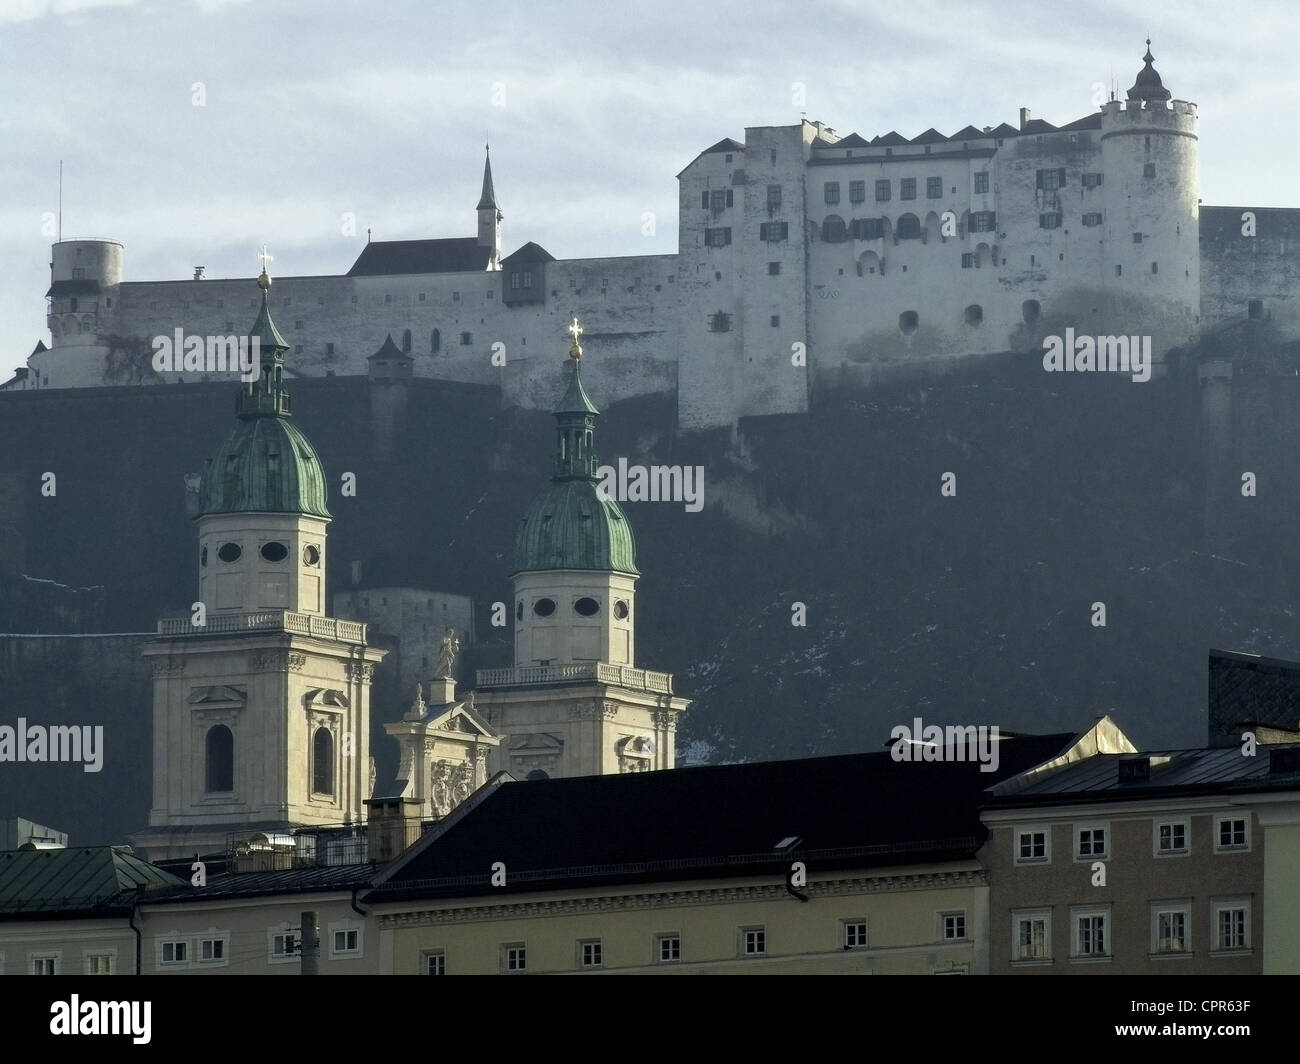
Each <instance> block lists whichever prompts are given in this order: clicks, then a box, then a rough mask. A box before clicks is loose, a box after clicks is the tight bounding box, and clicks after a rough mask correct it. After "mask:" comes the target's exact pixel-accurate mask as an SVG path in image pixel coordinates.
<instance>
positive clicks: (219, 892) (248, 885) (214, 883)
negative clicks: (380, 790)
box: [149, 864, 377, 905]
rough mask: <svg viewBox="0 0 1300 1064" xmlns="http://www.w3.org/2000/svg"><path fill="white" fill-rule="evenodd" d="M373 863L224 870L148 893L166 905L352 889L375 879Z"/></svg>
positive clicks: (155, 900)
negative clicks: (193, 882)
mask: <svg viewBox="0 0 1300 1064" xmlns="http://www.w3.org/2000/svg"><path fill="white" fill-rule="evenodd" d="M376 868H377V866H376V865H374V864H344V865H323V866H315V865H313V866H308V867H303V868H283V869H278V870H276V871H273V872H227V873H223V874H222V875H219V876H210V877H209V878H208V881H207V884H206V885H205V886H202V887H194V886H191V885H190V884H188V883H180V881H179V880H178V881H177V882H178V883H179V886H177V887H175V888H173V889H169V890H160V891H158V892H157V893H151V894H150V895H149V903H150V904H161V905H167V904H172V903H183V902H188V901H193V900H196V899H200V898H203V899H211V898H235V897H248V896H252V895H267V894H303V893H307V892H324V891H340V890H351V889H352V888H353V887H359V886H366V885H368V884H369V883H370V881H371V880H372V879H373V878H374V875H375V871H376Z"/></svg>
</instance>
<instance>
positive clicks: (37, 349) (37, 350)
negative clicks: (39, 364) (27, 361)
mask: <svg viewBox="0 0 1300 1064" xmlns="http://www.w3.org/2000/svg"><path fill="white" fill-rule="evenodd" d="M48 350H49V348H48V347H46V346H45V341H44V340H37V341H36V346H35V347H33V348H32V355H39V354H40V353H41V352H42V351H48ZM32 355H28V356H27V357H28V358H31V357H32Z"/></svg>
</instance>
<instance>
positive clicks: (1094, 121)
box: [1061, 111, 1101, 132]
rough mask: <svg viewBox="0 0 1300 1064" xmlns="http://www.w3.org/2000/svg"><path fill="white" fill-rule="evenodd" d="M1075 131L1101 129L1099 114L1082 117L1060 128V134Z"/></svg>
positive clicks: (1098, 112)
mask: <svg viewBox="0 0 1300 1064" xmlns="http://www.w3.org/2000/svg"><path fill="white" fill-rule="evenodd" d="M1076 129H1101V112H1100V111H1097V112H1095V113H1094V114H1090V115H1084V116H1083V117H1082V118H1076V119H1075V120H1074V121H1073V122H1071V123H1069V124H1068V125H1064V126H1062V127H1061V131H1062V132H1073V131H1074V130H1076Z"/></svg>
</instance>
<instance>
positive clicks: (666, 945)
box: [655, 932, 682, 964]
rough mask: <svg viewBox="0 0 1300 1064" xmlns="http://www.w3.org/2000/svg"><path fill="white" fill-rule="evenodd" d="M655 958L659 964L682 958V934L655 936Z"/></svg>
mask: <svg viewBox="0 0 1300 1064" xmlns="http://www.w3.org/2000/svg"><path fill="white" fill-rule="evenodd" d="M655 958H656V959H657V960H658V962H659V963H660V964H671V963H672V962H673V961H679V960H681V959H682V936H681V935H679V934H676V933H675V932H674V933H670V934H666V935H658V936H656V937H655Z"/></svg>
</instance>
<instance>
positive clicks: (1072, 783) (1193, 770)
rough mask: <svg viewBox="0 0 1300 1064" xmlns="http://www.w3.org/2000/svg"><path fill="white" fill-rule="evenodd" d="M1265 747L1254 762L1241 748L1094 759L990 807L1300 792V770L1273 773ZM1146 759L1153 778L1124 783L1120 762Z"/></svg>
mask: <svg viewBox="0 0 1300 1064" xmlns="http://www.w3.org/2000/svg"><path fill="white" fill-rule="evenodd" d="M1281 749H1289V747H1285V746H1282V745H1274V746H1268V747H1261V748H1260V750H1259V754H1258V755H1257V756H1255V757H1243V756H1242V754H1241V748H1240V747H1239V746H1230V747H1209V748H1203V749H1196V750H1149V751H1148V750H1144V751H1142V753H1141V754H1140V755H1133V754H1095V755H1093V756H1092V757H1088V758H1084V759H1083V760H1081V761H1076V762H1074V763H1073V764H1069V765H1066V766H1064V767H1063V768H1060V769H1058V770H1057V771H1055V772H1049V773H1045V774H1044V775H1043V776H1041V777H1040V778H1039V779H1037V780H1034V781H1033V782H1031V783H1029V784H1028V785H1027V786H1024V787H1022V788H1021V789H1020V790H1016V791H1014V792H1010V793H1006V794H998V795H989V796H988V797H987V798H986V801H985V805H986V807H987V808H991V809H996V808H999V807H1002V806H1026V805H1031V806H1032V805H1050V804H1054V803H1056V804H1069V803H1074V802H1079V801H1085V800H1091V801H1097V802H1127V801H1131V800H1133V799H1135V798H1156V797H1163V798H1168V797H1170V796H1171V795H1173V794H1177V795H1182V796H1195V795H1206V794H1222V793H1224V792H1228V791H1231V792H1234V793H1240V792H1243V791H1245V792H1250V791H1261V790H1300V771H1295V772H1271V771H1270V767H1271V766H1270V760H1271V759H1270V757H1269V753H1268V752H1269V751H1270V750H1281ZM1142 760H1146V761H1148V762H1149V765H1150V772H1149V776H1148V778H1146V779H1144V780H1135V781H1122V780H1121V779H1120V772H1119V766H1120V763H1121V762H1132V761H1142Z"/></svg>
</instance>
